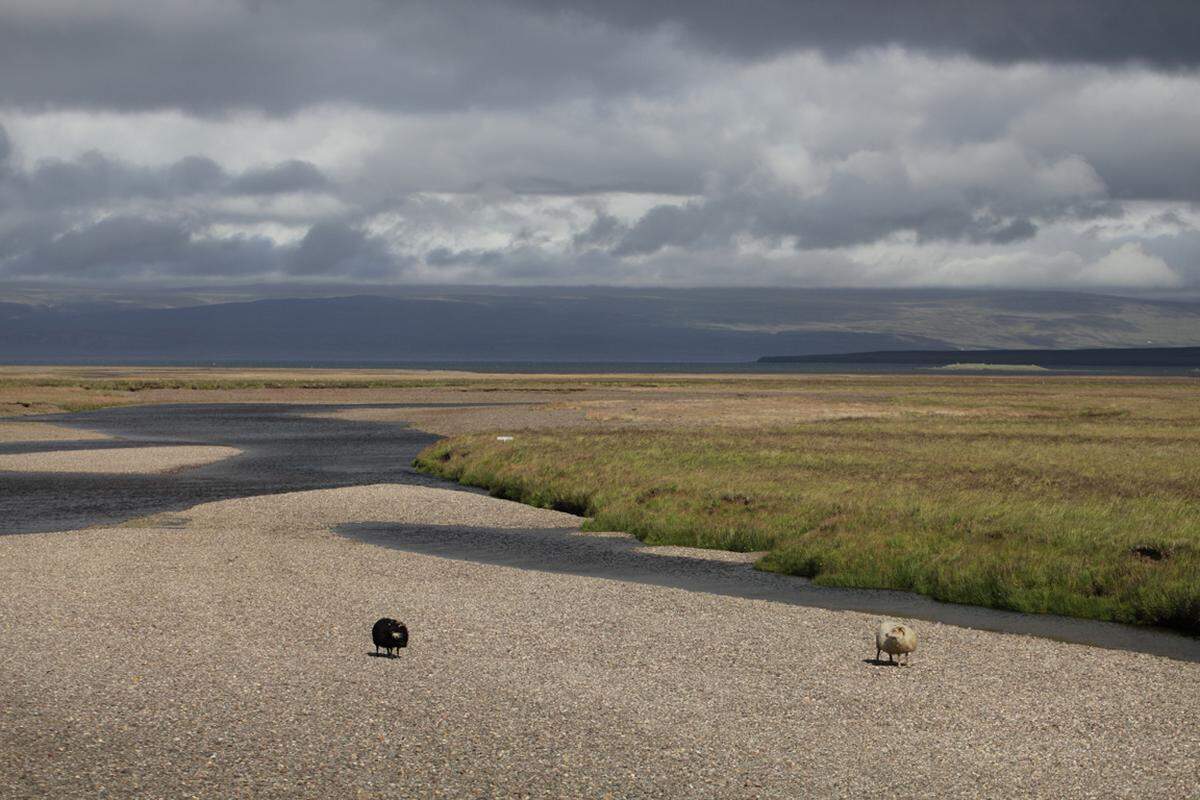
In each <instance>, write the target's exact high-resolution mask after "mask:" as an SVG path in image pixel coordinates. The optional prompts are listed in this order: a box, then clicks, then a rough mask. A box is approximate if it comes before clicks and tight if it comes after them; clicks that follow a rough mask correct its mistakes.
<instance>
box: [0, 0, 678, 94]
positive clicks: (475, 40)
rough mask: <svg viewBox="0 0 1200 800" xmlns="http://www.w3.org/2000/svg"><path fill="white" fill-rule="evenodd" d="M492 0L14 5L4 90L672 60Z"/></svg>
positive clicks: (219, 90)
mask: <svg viewBox="0 0 1200 800" xmlns="http://www.w3.org/2000/svg"><path fill="white" fill-rule="evenodd" d="M559 22H562V19H561V15H559V14H557V13H555V14H550V15H542V14H536V13H531V12H529V11H528V10H521V9H514V8H512V7H510V6H507V5H504V4H500V3H493V2H487V1H486V0H465V1H464V0H452V1H451V2H447V3H440V2H432V1H431V0H424V1H419V2H399V3H390V4H386V3H378V2H370V1H369V0H347V1H346V2H340V3H336V4H334V3H326V2H321V1H320V0H296V1H294V2H282V0H254V1H253V2H250V1H247V2H233V3H222V4H220V5H215V6H210V5H208V4H204V3H195V4H171V5H169V6H168V5H163V4H161V3H157V2H154V1H153V0H144V2H143V1H142V0H127V2H121V3H113V4H111V5H106V6H104V7H93V8H84V9H74V10H70V11H68V10H62V9H56V7H55V4H54V3H53V2H51V3H47V4H45V5H44V6H42V5H41V4H39V3H38V2H34V0H30V2H28V3H22V4H21V5H20V6H17V7H15V8H13V9H9V10H0V74H3V75H4V80H3V81H0V103H9V104H15V105H18V106H23V107H39V108H44V107H47V106H68V107H78V108H95V109H122V110H136V109H161V108H183V109H187V110H189V111H193V112H199V113H219V112H222V111H225V110H228V109H231V108H242V109H258V110H263V111H266V112H268V113H288V112H291V111H294V110H296V109H299V108H303V107H305V106H308V105H311V104H314V103H325V102H334V103H337V102H351V103H359V104H362V105H366V106H373V107H380V108H390V109H396V108H399V109H409V110H416V109H451V108H464V107H471V106H489V107H501V106H514V105H516V106H521V105H528V104H536V103H541V102H543V101H545V100H546V99H548V98H551V97H561V96H570V95H572V94H578V93H580V92H584V91H591V90H595V89H597V88H600V87H608V88H609V89H611V90H615V91H628V90H634V89H641V88H644V87H646V86H648V85H649V84H650V83H652V82H657V81H660V80H665V79H667V78H668V73H669V72H670V71H671V70H670V69H669V65H668V64H667V63H666V62H665V61H664V60H663V59H662V58H660V57H659V55H658V53H656V51H655V50H654V48H651V47H648V46H644V45H643V44H642V43H638V42H631V41H630V40H629V37H628V36H625V35H623V34H620V33H618V32H612V31H609V30H606V29H605V27H604V26H603V25H600V24H595V23H592V24H580V23H578V22H574V23H570V24H566V25H559V24H558V23H559Z"/></svg>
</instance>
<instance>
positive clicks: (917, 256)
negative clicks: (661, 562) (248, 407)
mask: <svg viewBox="0 0 1200 800" xmlns="http://www.w3.org/2000/svg"><path fill="white" fill-rule="evenodd" d="M1198 43H1200V4H1197V3H1195V2H1194V0H1162V1H1160V2H1155V1H1154V0H1142V1H1141V2H1114V0H1037V2H1030V1H1028V0H1015V1H1013V2H1006V3H998V2H997V3H979V2H973V1H969V0H960V1H956V0H910V1H909V2H904V3H897V2H894V1H893V0H887V1H886V2H885V1H884V0H860V1H859V2H839V3H828V2H815V1H814V2H809V1H808V0H744V1H743V2H739V3H729V2H719V1H718V0H666V1H665V2H656V3H655V2H647V1H646V0H574V1H573V2H562V3H550V2H541V1H540V0H487V2H468V1H460V0H439V1H438V2H384V0H342V1H341V2H337V3H330V2H327V1H326V0H289V2H274V0H0V279H3V280H6V281H18V280H19V281H49V282H64V283H67V282H69V283H74V284H78V283H91V284H95V285H98V286H99V285H103V286H105V287H108V288H112V287H121V286H130V287H133V286H147V285H164V286H170V285H189V286H198V285H205V284H213V285H215V284H223V285H224V284H234V283H247V284H249V283H254V282H266V281H274V282H279V281H283V282H295V283H296V284H300V283H319V282H331V283H332V282H337V283H339V284H345V283H347V282H349V283H354V282H361V283H363V284H373V285H377V284H397V285H403V284H465V285H492V284H497V285H631V286H722V285H737V286H776V285H778V286H821V287H826V286H838V287H955V288H959V287H1005V288H1032V289H1041V288H1054V289H1077V290H1086V291H1097V290H1110V291H1118V290H1119V291H1129V290H1150V291H1158V292H1180V293H1195V292H1196V291H1197V290H1200V44H1198Z"/></svg>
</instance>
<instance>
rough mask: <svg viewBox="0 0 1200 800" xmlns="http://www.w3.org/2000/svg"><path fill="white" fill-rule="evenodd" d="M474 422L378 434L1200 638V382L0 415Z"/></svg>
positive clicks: (1029, 381) (153, 397) (659, 522)
mask: <svg viewBox="0 0 1200 800" xmlns="http://www.w3.org/2000/svg"><path fill="white" fill-rule="evenodd" d="M466 401H469V402H473V403H496V405H495V406H494V407H491V408H472V409H453V408H441V409H437V410H435V411H433V412H430V411H428V410H426V411H419V410H417V409H399V410H394V411H386V410H380V411H378V412H376V411H370V412H369V415H368V416H365V417H363V418H372V419H388V418H394V419H397V420H415V421H417V422H418V424H420V425H422V426H425V427H426V429H427V430H433V431H437V432H440V433H445V434H451V436H450V438H448V439H445V440H443V441H441V442H439V443H437V444H435V445H433V446H432V447H430V448H429V449H428V450H426V451H425V452H424V453H423V454H422V455H421V457H420V459H419V462H418V464H419V466H420V467H421V468H422V469H424V470H426V471H428V472H431V473H434V474H437V475H440V476H443V477H446V478H450V479H453V480H457V481H461V482H464V483H469V484H472V485H477V486H482V487H486V488H488V489H489V490H490V491H492V492H493V493H494V494H496V495H499V496H503V497H508V498H511V499H516V500H520V501H522V502H526V503H531V504H534V505H540V506H547V507H552V508H558V509H564V510H570V511H576V512H579V513H584V514H587V515H589V516H592V517H593V518H594V519H593V520H592V521H591V522H590V523H589V526H590V527H591V528H593V529H615V530H624V531H628V532H630V533H633V534H635V535H637V536H638V537H639V538H642V539H644V540H645V541H647V542H651V543H671V544H688V545H698V546H702V547H713V548H725V549H732V550H741V551H765V554H764V556H763V557H762V558H761V560H760V561H759V566H760V567H761V568H763V569H768V570H774V571H778V572H784V573H791V574H797V575H805V576H809V577H812V578H813V579H814V580H815V581H816V582H817V583H820V584H825V585H837V586H858V587H886V588H897V589H907V590H911V591H916V592H921V593H923V594H928V595H931V596H933V597H936V598H939V599H943V600H950V601H954V602H963V603H973V604H978V605H986V606H992V607H998V608H1009V609H1015V610H1021V611H1030V612H1054V613H1061V614H1069V615H1073V616H1082V617H1092V618H1096V619H1109V620H1118V621H1124V622H1135V623H1143V624H1160V625H1166V626H1170V627H1174V628H1177V629H1180V630H1185V631H1189V632H1192V633H1198V634H1200V380H1197V379H1195V378H1075V377H1063V376H1038V375H1022V376H1017V375H955V374H945V373H943V374H928V375H906V376H885V375H874V376H872V375H854V376H846V375H840V376H839V375H778V374H776V375H764V376H753V375H702V376H685V375H670V376H651V375H481V374H474V373H459V372H421V371H384V370H217V369H213V370H206V369H192V368H188V369H182V368H180V369H173V368H157V369H152V368H84V367H70V368H68V367H55V368H51V367H29V368H18V367H8V368H0V416H6V415H7V416H20V415H25V414H30V413H39V412H53V411H67V410H76V409H87V408H97V407H102V406H110V405H124V404H130V403H163V402H302V403H389V402H391V403H397V402H403V403H429V404H438V403H456V402H466ZM376 413H378V414H380V416H375V415H376ZM389 414H392V415H393V416H392V417H389V416H388V415H389ZM460 431H461V432H463V433H461V435H456V434H459V432H460ZM498 433H507V434H514V435H515V438H514V440H513V441H511V442H499V441H497V440H496V434H498Z"/></svg>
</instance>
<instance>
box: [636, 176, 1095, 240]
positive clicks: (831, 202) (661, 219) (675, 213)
mask: <svg viewBox="0 0 1200 800" xmlns="http://www.w3.org/2000/svg"><path fill="white" fill-rule="evenodd" d="M880 189H881V186H880V184H879V183H878V182H870V181H866V180H863V179H861V178H857V177H854V176H844V175H843V176H838V177H837V178H836V179H835V180H834V181H832V182H831V185H830V187H829V189H828V190H827V191H825V192H823V193H821V194H819V195H815V196H812V197H796V196H795V195H793V194H790V193H786V192H782V191H778V190H769V189H768V190H765V191H761V192H756V193H750V192H745V191H740V192H734V193H730V194H725V195H717V196H714V197H710V198H707V199H705V200H701V201H695V202H691V203H687V204H685V205H659V206H655V207H654V208H652V209H650V210H649V211H648V212H646V214H645V215H643V216H642V217H641V218H640V219H639V220H638V221H637V222H636V223H635V224H634V225H632V226H631V227H630V228H628V229H627V230H626V231H625V232H624V234H623V235H622V236H621V238H620V240H619V241H618V242H617V243H616V245H615V247H613V248H612V253H613V255H616V256H630V255H648V254H652V253H655V252H658V251H659V250H661V249H662V248H664V247H683V248H690V249H694V248H705V247H719V246H723V245H727V244H728V243H729V241H730V240H731V239H732V238H733V237H734V236H736V235H737V234H739V233H743V232H750V233H753V234H755V235H758V236H761V237H764V238H766V239H769V240H779V239H782V238H785V237H794V238H795V242H796V247H797V248H798V249H802V250H811V249H832V248H841V247H850V246H854V245H862V244H871V243H874V242H877V241H879V240H881V239H884V238H886V237H888V236H890V235H892V234H895V233H900V232H911V233H914V234H915V235H916V237H917V241H918V242H933V241H950V242H954V241H962V242H970V243H973V244H1011V243H1013V242H1019V241H1023V240H1026V239H1030V238H1032V237H1033V236H1035V235H1036V234H1037V230H1038V228H1037V225H1036V224H1034V222H1033V221H1032V220H1030V219H1029V218H1028V217H1027V216H1024V213H1040V214H1042V215H1045V216H1047V217H1050V218H1058V217H1062V216H1068V215H1071V211H1072V209H1071V207H1070V206H1064V205H1055V204H1039V203H1037V202H1036V201H1032V200H1031V201H1030V203H1029V206H1028V208H1027V209H1025V210H1024V211H1022V210H1021V209H1019V208H1009V209H1008V210H1007V211H1005V210H1002V209H1003V207H1004V205H1005V204H1002V203H997V202H995V199H994V198H992V199H990V198H988V197H986V196H976V197H970V196H968V193H961V192H955V191H950V190H948V189H946V188H944V187H939V188H937V189H935V190H931V191H921V190H918V189H915V188H914V187H912V186H906V187H904V188H902V189H896V188H895V187H887V186H885V187H883V189H884V190H883V191H881V190H880ZM1008 205H1009V206H1011V201H1009V202H1008Z"/></svg>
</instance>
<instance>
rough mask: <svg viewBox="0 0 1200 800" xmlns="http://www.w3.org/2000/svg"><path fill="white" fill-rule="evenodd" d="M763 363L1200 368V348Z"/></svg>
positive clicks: (911, 353) (768, 359) (897, 353)
mask: <svg viewBox="0 0 1200 800" xmlns="http://www.w3.org/2000/svg"><path fill="white" fill-rule="evenodd" d="M759 363H762V364H891V365H905V366H923V367H939V366H946V365H949V364H1006V365H1021V366H1030V365H1032V366H1038V367H1046V368H1055V367H1067V368H1069V367H1099V368H1104V367H1155V368H1160V369H1162V368H1166V369H1188V368H1194V367H1200V347H1101V348H1087V349H1081V350H1034V349H1029V350H891V351H884V350H875V351H872V352H868V353H826V354H823V355H804V356H763V357H762V358H760V359H759Z"/></svg>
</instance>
